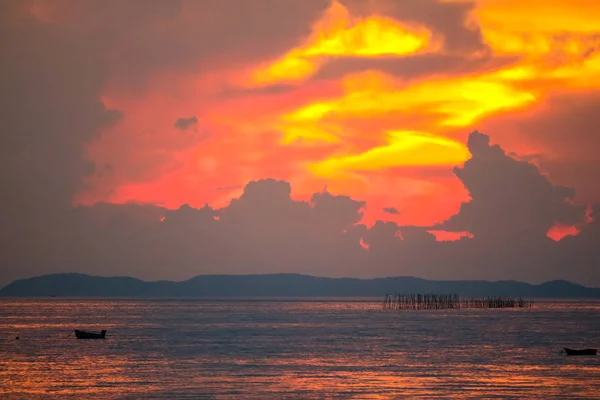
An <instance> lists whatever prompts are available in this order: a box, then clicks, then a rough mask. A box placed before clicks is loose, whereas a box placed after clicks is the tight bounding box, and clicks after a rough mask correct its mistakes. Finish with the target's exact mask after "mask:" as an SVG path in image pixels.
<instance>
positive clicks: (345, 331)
mask: <svg viewBox="0 0 600 400" xmlns="http://www.w3.org/2000/svg"><path fill="white" fill-rule="evenodd" d="M380 308H381V305H380V303H379V302H378V301H377V300H369V301H355V302H352V301H348V300H346V301H337V302H333V301H295V302H292V301H238V302H236V301H230V300H228V301H215V300H212V301H199V300H177V301H176V300H161V301H156V300H155V301H142V300H141V301H132V300H110V301H109V300H107V301H101V300H91V301H88V300H76V299H74V300H60V301H59V300H56V299H53V300H52V301H49V302H45V301H39V300H24V301H12V300H0V397H2V398H26V399H30V398H32V399H35V398H56V397H59V398H63V397H79V398H81V397H83V398H107V399H109V398H110V399H112V398H124V397H125V398H167V399H177V398H205V397H203V396H207V397H209V398H216V399H222V398H236V399H237V398H244V399H250V398H257V399H263V398H273V399H284V398H309V399H313V398H332V399H333V398H335V399H337V398H356V399H388V398H440V397H441V398H453V399H467V398H478V399H479V398H491V397H495V398H542V399H555V398H599V397H600V396H599V393H600V358H598V357H566V356H565V355H563V354H561V352H560V351H561V349H562V347H564V346H567V347H598V346H600V318H598V317H600V302H547V303H541V304H539V305H538V306H537V307H535V308H533V309H530V310H526V311H524V310H453V311H448V310H445V311H440V312H437V311H394V310H387V311H383V310H381V309H380ZM74 328H84V329H91V330H100V329H107V330H108V338H107V339H106V340H91V341H90V340H87V341H86V340H76V339H75V338H74V337H73V336H72V334H71V333H72V330H73V329H74ZM15 336H19V337H20V338H21V339H20V340H15ZM48 396H49V397H48ZM127 396H129V397H127Z"/></svg>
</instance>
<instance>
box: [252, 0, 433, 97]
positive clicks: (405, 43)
mask: <svg viewBox="0 0 600 400" xmlns="http://www.w3.org/2000/svg"><path fill="white" fill-rule="evenodd" d="M439 46H440V43H439V42H436V41H433V39H432V35H431V32H430V31H428V30H427V29H425V28H423V27H420V26H416V25H409V24H403V23H400V22H398V21H396V20H394V19H391V18H388V17H384V16H380V15H372V16H370V17H368V18H356V17H353V16H352V15H350V13H349V11H348V10H347V9H346V8H345V7H344V6H343V5H342V4H340V3H339V2H338V1H337V0H333V1H332V3H331V6H330V7H329V8H328V9H327V11H326V12H325V13H324V15H323V17H322V18H321V20H319V21H318V22H317V23H316V24H315V26H314V27H313V32H312V35H311V36H310V37H309V38H308V39H307V41H306V43H305V44H303V45H301V46H299V47H297V48H295V49H293V50H291V51H290V52H288V53H287V54H285V55H284V56H282V57H281V58H280V59H278V60H275V61H274V62H270V63H268V64H266V65H263V66H261V67H259V68H258V69H256V70H254V71H253V72H252V73H251V77H250V81H249V82H247V83H246V84H247V85H249V86H256V85H258V86H260V85H268V84H273V83H282V82H294V81H301V80H303V79H306V78H308V77H310V76H311V75H313V74H314V73H315V72H316V71H317V70H318V69H319V68H320V67H321V66H322V65H323V64H324V63H325V62H327V59H328V58H329V57H339V56H355V57H380V56H405V55H408V54H414V53H418V52H423V51H426V50H427V51H433V50H435V49H437V48H439Z"/></svg>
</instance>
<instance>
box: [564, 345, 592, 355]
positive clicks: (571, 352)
mask: <svg viewBox="0 0 600 400" xmlns="http://www.w3.org/2000/svg"><path fill="white" fill-rule="evenodd" d="M564 349H565V351H566V352H567V355H568V356H595V355H596V353H597V352H598V350H597V349H582V350H574V349H568V348H566V347H565V348H564Z"/></svg>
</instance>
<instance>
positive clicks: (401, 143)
mask: <svg viewBox="0 0 600 400" xmlns="http://www.w3.org/2000/svg"><path fill="white" fill-rule="evenodd" d="M387 138H388V144H387V145H385V146H381V147H375V148H373V149H370V150H368V151H366V152H364V153H361V154H356V155H349V156H343V157H336V158H330V159H327V160H324V161H321V162H317V163H314V164H311V165H310V166H309V170H310V171H311V172H313V173H314V174H315V175H318V176H322V177H328V176H335V175H337V174H339V173H340V172H343V171H355V172H358V171H374V170H382V169H386V168H391V167H396V166H425V165H457V164H462V163H463V162H464V161H465V160H467V159H468V158H469V151H468V150H467V148H466V147H465V146H464V145H463V144H461V143H459V142H456V141H453V140H451V139H448V138H444V137H439V136H433V135H430V134H427V133H423V132H416V131H391V132H387Z"/></svg>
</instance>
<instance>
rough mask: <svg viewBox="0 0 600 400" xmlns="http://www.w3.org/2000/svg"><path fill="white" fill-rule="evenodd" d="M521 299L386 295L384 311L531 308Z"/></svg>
mask: <svg viewBox="0 0 600 400" xmlns="http://www.w3.org/2000/svg"><path fill="white" fill-rule="evenodd" d="M533 305H534V302H533V301H529V300H524V299H523V298H521V297H517V298H513V297H501V296H498V297H459V296H458V295H457V294H420V293H411V294H395V295H392V294H389V293H388V294H386V295H385V297H384V299H383V309H384V310H447V309H455V308H529V307H532V306H533Z"/></svg>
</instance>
